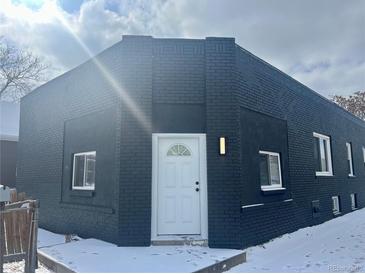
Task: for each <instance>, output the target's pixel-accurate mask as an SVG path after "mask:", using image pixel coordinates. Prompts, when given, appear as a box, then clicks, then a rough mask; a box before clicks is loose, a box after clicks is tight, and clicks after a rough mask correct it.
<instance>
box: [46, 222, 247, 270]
mask: <svg viewBox="0 0 365 274" xmlns="http://www.w3.org/2000/svg"><path fill="white" fill-rule="evenodd" d="M52 234H53V233H50V232H48V231H45V230H43V229H40V230H39V238H40V239H41V240H40V241H41V242H42V244H43V247H39V250H40V252H43V253H45V254H46V255H48V256H49V257H52V258H54V259H56V260H57V261H58V262H60V263H62V264H63V265H65V266H67V267H68V268H70V269H72V270H74V271H76V272H194V271H197V270H199V269H202V268H204V267H207V266H210V265H212V264H214V263H216V262H219V261H222V260H224V259H227V258H229V257H232V256H235V255H237V254H240V253H242V250H234V249H212V248H208V247H201V246H187V245H185V246H151V247H118V246H116V245H114V244H110V243H107V242H103V241H100V240H96V239H86V240H83V239H81V240H78V241H72V242H70V243H63V244H62V243H60V242H61V240H62V239H63V242H64V237H63V236H62V239H61V237H60V238H57V235H52ZM47 239H49V240H52V241H53V240H55V241H54V242H55V245H52V246H51V245H50V244H48V243H47Z"/></svg>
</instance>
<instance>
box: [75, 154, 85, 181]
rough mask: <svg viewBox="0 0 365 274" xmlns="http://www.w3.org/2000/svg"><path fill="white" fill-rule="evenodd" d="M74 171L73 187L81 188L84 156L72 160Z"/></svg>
mask: <svg viewBox="0 0 365 274" xmlns="http://www.w3.org/2000/svg"><path fill="white" fill-rule="evenodd" d="M74 161H75V170H74V182H73V184H74V186H76V187H82V186H83V185H84V166H85V156H84V155H77V156H75V158H74Z"/></svg>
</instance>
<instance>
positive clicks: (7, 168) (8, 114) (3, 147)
mask: <svg viewBox="0 0 365 274" xmlns="http://www.w3.org/2000/svg"><path fill="white" fill-rule="evenodd" d="M18 135H19V104H17V103H11V102H6V101H0V184H2V185H6V186H9V187H15V174H16V153H17V143H18Z"/></svg>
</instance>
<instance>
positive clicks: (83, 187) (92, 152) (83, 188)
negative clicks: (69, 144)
mask: <svg viewBox="0 0 365 274" xmlns="http://www.w3.org/2000/svg"><path fill="white" fill-rule="evenodd" d="M86 155H95V159H96V151H87V152H79V153H74V155H73V164H72V189H75V190H95V183H94V186H85V180H86V167H87V166H86V165H87V161H86V159H85V162H84V180H83V184H84V186H75V166H76V161H75V160H76V157H77V156H86ZM95 161H96V160H95ZM95 172H96V171H95Z"/></svg>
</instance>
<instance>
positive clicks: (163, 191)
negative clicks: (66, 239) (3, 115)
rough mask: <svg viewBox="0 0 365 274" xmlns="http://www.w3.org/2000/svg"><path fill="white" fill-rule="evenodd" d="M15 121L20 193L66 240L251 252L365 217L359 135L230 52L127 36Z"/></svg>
mask: <svg viewBox="0 0 365 274" xmlns="http://www.w3.org/2000/svg"><path fill="white" fill-rule="evenodd" d="M319 77H320V76H319ZM20 120H21V121H20V137H19V150H18V158H19V160H18V166H17V168H18V172H17V188H18V189H19V190H20V191H25V192H27V193H28V194H29V195H31V196H33V197H36V198H39V199H40V204H41V210H40V223H41V226H42V227H44V228H46V229H49V230H51V231H54V232H58V233H76V234H78V235H80V236H82V237H96V238H100V239H103V240H106V241H110V242H114V243H116V244H118V245H123V246H148V245H150V244H151V242H153V241H160V240H169V239H176V237H178V238H179V237H181V236H188V237H191V238H193V239H197V240H207V241H208V244H209V246H210V247H222V248H223V247H224V248H243V247H247V246H250V245H254V244H258V243H261V242H264V241H267V240H269V239H271V238H273V237H276V236H278V235H281V234H284V233H287V232H291V231H294V230H297V229H299V228H301V227H305V226H310V225H314V224H318V223H321V222H324V221H326V220H329V219H331V218H334V217H335V216H338V215H341V214H345V213H348V212H351V211H352V210H355V209H356V208H361V207H363V206H364V205H365V166H364V160H365V159H364V157H365V155H364V153H365V150H364V147H365V123H364V122H363V121H361V120H360V119H358V118H356V117H354V116H353V115H351V114H349V113H348V112H346V111H345V110H343V109H341V108H339V107H338V106H336V105H335V104H334V103H332V102H330V101H328V100H327V99H325V98H323V97H321V96H320V95H318V94H317V93H315V92H314V91H312V90H310V89H309V88H307V87H306V86H304V85H302V84H300V83H299V82H297V81H295V80H294V79H292V78H291V77H289V76H288V75H286V74H284V73H282V72H281V71H279V70H278V69H276V68H274V67H272V66H271V65H269V64H268V63H266V62H264V61H263V60H261V59H259V58H257V57H256V56H254V55H252V54H251V53H249V52H247V51H246V50H244V49H242V48H241V47H240V46H238V45H237V44H236V43H235V40H234V39H232V38H206V39H201V40H191V39H156V38H153V37H148V36H124V37H123V39H122V41H121V42H119V43H117V44H115V45H114V46H112V47H111V48H109V49H107V50H105V51H103V52H102V53H100V54H99V55H98V56H96V57H95V58H93V59H91V60H89V61H87V62H86V63H84V64H82V65H80V66H78V67H77V68H75V69H73V70H71V71H69V72H67V73H65V74H63V75H61V76H60V77H57V78H56V79H54V80H52V81H50V82H48V83H47V84H45V85H43V86H41V87H39V88H38V89H36V90H35V91H33V92H32V93H31V94H29V95H27V96H26V97H24V98H23V99H22V101H21V119H20Z"/></svg>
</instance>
